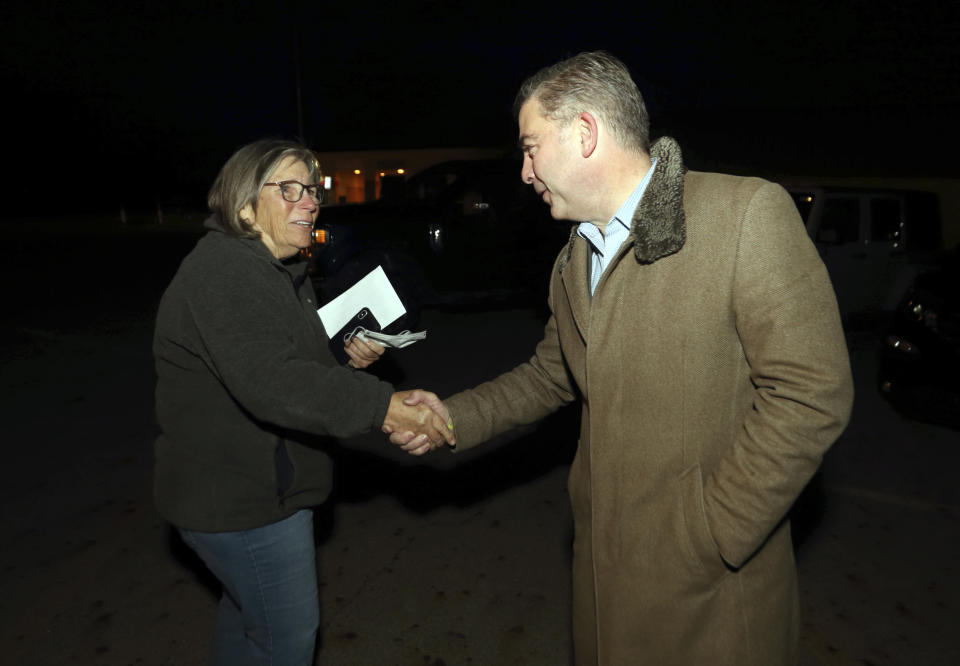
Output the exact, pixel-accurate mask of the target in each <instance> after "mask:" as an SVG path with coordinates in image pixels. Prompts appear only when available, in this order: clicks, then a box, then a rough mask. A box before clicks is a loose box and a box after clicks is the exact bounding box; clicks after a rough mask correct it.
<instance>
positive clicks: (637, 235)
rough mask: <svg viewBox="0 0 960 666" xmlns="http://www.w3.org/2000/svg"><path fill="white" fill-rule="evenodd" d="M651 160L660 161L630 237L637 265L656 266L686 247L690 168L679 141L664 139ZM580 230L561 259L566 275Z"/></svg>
mask: <svg viewBox="0 0 960 666" xmlns="http://www.w3.org/2000/svg"><path fill="white" fill-rule="evenodd" d="M650 157H652V158H656V160H657V168H656V169H654V171H653V176H652V177H651V179H650V183H649V184H648V185H647V190H646V192H644V193H643V198H642V199H640V205H639V206H637V210H636V212H635V213H634V214H633V222H632V224H631V225H630V236H629V237H628V238H627V242H630V241H633V253H634V255H635V256H636V258H637V262H638V263H641V264H652V263H653V262H655V261H656V260H657V259H662V258H663V257H666V256H669V255H671V254H673V253H675V252H677V251H679V250H680V248H682V247H683V244H684V242H685V241H686V239H687V223H686V218H685V217H684V213H683V179H684V174H685V173H686V167H684V166H683V155H682V154H681V152H680V146H679V145H678V144H677V142H676V141H675V140H674V139H672V138H670V137H668V136H665V137H661V138H660V139H657V141H656V142H655V143H654V144H653V146H651V147H650ZM576 238H577V227H576V226H575V227H573V229H571V230H570V241H569V243H567V251H566V252H565V253H564V256H563V257H562V258H561V259H560V265H559V270H560V271H561V272H562V271H563V269H564V267H565V266H566V265H567V262H568V261H570V255H571V253H572V252H573V243H574V241H575V240H576Z"/></svg>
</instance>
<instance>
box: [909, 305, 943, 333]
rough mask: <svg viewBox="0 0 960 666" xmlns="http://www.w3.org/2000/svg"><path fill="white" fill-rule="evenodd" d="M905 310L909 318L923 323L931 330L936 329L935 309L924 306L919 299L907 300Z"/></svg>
mask: <svg viewBox="0 0 960 666" xmlns="http://www.w3.org/2000/svg"><path fill="white" fill-rule="evenodd" d="M907 312H908V313H909V314H910V318H911V319H913V320H914V321H916V322H917V323H920V324H923V325H924V326H926V327H927V328H929V329H930V330H931V331H937V330H938V321H937V320H938V317H937V311H936V310H933V309H931V308H928V307H927V306H925V305H924V304H923V303H922V302H920V300H919V299H915V298H914V299H910V300H909V301H908V302H907Z"/></svg>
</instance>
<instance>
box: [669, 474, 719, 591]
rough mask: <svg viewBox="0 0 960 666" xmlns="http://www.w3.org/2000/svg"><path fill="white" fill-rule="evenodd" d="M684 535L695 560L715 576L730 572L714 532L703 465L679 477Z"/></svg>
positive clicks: (709, 574) (690, 553)
mask: <svg viewBox="0 0 960 666" xmlns="http://www.w3.org/2000/svg"><path fill="white" fill-rule="evenodd" d="M678 483H679V486H680V504H681V506H680V513H681V516H682V517H683V534H684V536H685V537H686V538H685V542H686V549H687V553H688V555H689V556H690V559H691V562H692V563H693V564H694V565H695V566H697V567H698V568H699V569H700V570H701V571H703V573H705V574H707V575H708V576H710V577H711V578H718V577H720V576H721V575H723V574H724V573H727V572H728V571H729V570H728V569H727V565H726V564H725V563H724V561H723V558H722V557H721V556H720V548H719V547H718V546H717V542H716V541H715V540H714V538H713V535H712V534H711V533H710V525H709V524H708V523H707V514H706V510H705V508H704V507H705V504H704V501H703V475H702V474H701V473H700V464H699V463H697V464H695V465H693V466H692V467H688V468H687V469H685V470H684V471H683V472H682V473H681V474H680V477H679V478H678Z"/></svg>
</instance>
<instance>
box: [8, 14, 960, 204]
mask: <svg viewBox="0 0 960 666" xmlns="http://www.w3.org/2000/svg"><path fill="white" fill-rule="evenodd" d="M5 4H6V5H8V6H7V7H6V8H5V9H2V10H0V21H2V29H3V39H2V40H0V49H2V51H0V53H2V57H0V85H2V88H3V90H4V91H5V94H4V99H5V102H4V107H5V108H6V110H7V113H6V116H7V122H6V129H7V132H6V136H5V137H4V139H5V143H6V144H7V146H8V147H9V148H10V149H12V150H8V151H7V159H5V160H4V163H5V167H4V168H5V169H6V171H7V173H6V179H7V180H8V181H9V180H11V179H14V180H16V179H22V178H27V177H37V178H41V179H45V180H50V181H60V182H63V183H64V184H63V187H62V189H61V190H60V191H62V192H64V193H65V194H67V195H69V196H71V197H73V198H74V200H76V201H78V202H80V201H82V202H84V203H83V204H80V203H78V204H77V207H78V208H96V207H99V206H100V204H101V202H102V201H103V200H107V201H109V200H110V198H111V197H112V196H113V195H112V193H111V192H110V191H109V187H110V186H109V184H108V183H110V182H118V181H119V182H122V183H123V189H124V190H125V191H129V192H133V193H134V195H133V196H138V197H141V198H144V199H154V198H156V197H159V198H161V199H163V200H171V201H173V200H177V199H182V198H187V199H190V200H196V197H197V194H198V193H199V195H200V196H201V197H202V195H203V192H204V191H205V189H206V187H207V185H208V184H209V182H210V180H211V179H212V178H213V176H214V175H215V173H216V170H217V169H218V168H219V166H220V165H221V164H222V162H223V161H224V160H225V159H226V157H227V156H228V155H229V153H230V152H231V151H232V149H233V148H235V147H236V146H238V145H240V144H242V143H244V142H246V141H249V140H252V139H255V138H258V137H261V136H265V135H274V136H294V135H296V134H297V133H298V120H297V105H296V94H295V85H294V83H295V80H296V77H295V75H294V71H295V62H296V53H297V52H298V45H299V55H300V58H299V62H300V66H301V80H302V109H303V119H304V121H303V129H304V135H305V137H304V138H306V139H307V140H308V141H309V143H310V144H311V146H313V147H314V148H316V149H318V150H341V149H369V148H385V147H410V148H415V147H416V148H418V147H431V146H456V145H486V146H500V145H503V146H504V147H505V148H509V147H510V146H512V145H513V143H514V135H515V130H514V127H513V121H512V119H511V117H510V106H511V103H512V99H513V95H514V93H515V91H516V89H517V87H518V85H519V83H520V82H521V81H522V80H523V78H524V77H525V76H526V75H528V74H530V73H532V72H533V71H535V70H536V69H537V68H539V67H541V66H543V65H546V64H549V63H552V62H554V61H556V60H558V59H560V58H562V57H565V56H567V55H571V54H573V53H576V52H578V51H580V50H584V49H594V48H606V49H608V50H610V51H612V52H613V53H614V54H616V55H617V56H619V57H620V58H621V59H623V60H624V61H625V62H626V63H627V65H628V66H629V67H630V69H631V72H632V73H633V74H634V78H635V79H636V80H637V82H638V83H639V85H640V87H641V90H642V91H643V93H644V95H645V97H646V99H647V103H648V106H649V107H650V110H651V115H652V120H653V130H654V134H655V135H657V134H663V133H669V134H672V135H674V136H677V137H678V138H679V139H680V140H681V145H683V146H684V147H685V151H686V153H687V156H688V160H689V161H690V162H691V163H692V164H693V166H695V167H699V168H722V167H724V166H728V165H742V166H746V167H749V166H754V165H764V166H766V167H768V168H782V169H789V168H793V169H794V170H798V169H799V170H804V169H805V170H807V171H808V172H810V171H816V170H824V171H830V170H832V171H836V172H842V171H848V172H851V173H852V172H858V171H861V172H862V171H867V170H870V171H872V172H877V170H878V169H880V170H883V169H890V170H891V171H892V172H893V171H895V172H897V173H898V174H900V173H916V174H918V175H956V173H957V167H956V166H955V164H956V163H955V161H954V160H950V163H948V161H947V156H948V155H949V156H950V157H952V156H953V155H952V154H953V153H954V152H955V151H956V148H957V145H958V141H957V133H956V130H955V129H954V122H953V120H952V119H953V116H955V115H957V114H958V113H960V85H958V82H960V75H958V72H960V49H958V46H957V44H956V42H957V41H960V40H958V39H957V38H956V35H957V34H960V3H958V2H957V1H956V0H950V1H946V0H921V1H919V2H910V3H902V2H890V1H888V0H879V1H873V2H866V1H864V2H853V1H851V0H839V1H836V2H828V1H825V0H811V1H809V2H807V3H803V4H802V5H801V4H797V3H790V4H785V5H781V4H780V3H776V2H770V1H769V0H767V1H765V2H760V1H757V0H746V1H743V2H738V3H723V2H719V1H716V2H701V1H699V0H694V1H690V2H682V3H663V2H660V3H652V4H653V5H654V6H653V7H652V8H646V7H644V8H642V9H641V8H640V7H641V3H639V2H637V3H633V4H634V6H636V7H637V9H634V10H625V9H622V8H619V9H616V10H614V9H609V8H603V7H602V6H601V3H593V4H592V5H591V4H590V3H582V4H579V5H568V4H557V3H552V4H547V3H542V4H537V5H533V4H531V3H502V2H487V3H470V4H469V5H467V6H466V7H463V8H456V9H454V8H451V7H453V6H454V5H455V3H447V2H392V3H377V2H363V3H356V2H342V3H319V2H318V3H313V4H308V3H306V2H301V1H299V0H285V1H280V2H277V3H270V2H260V3H257V5H256V7H255V8H250V7H248V6H247V5H243V4H240V3H234V2H193V3H182V2H165V3H154V4H156V5H157V6H156V7H153V8H143V9H136V8H132V7H131V6H130V5H128V4H123V3H112V2H96V3H94V2H85V1H75V2H70V3H68V2H62V3H50V2H42V1H39V2H32V3H5ZM728 4H729V8H728V7H727V5H728ZM10 5H15V6H10ZM334 5H335V6H334ZM594 5H595V6H594ZM781 7H785V8H789V9H781ZM97 192H103V193H104V195H103V196H98V195H97V194H96V193H97ZM201 200H202V199H201ZM28 208H29V207H28ZM9 210H10V208H9V207H8V212H9ZM38 212H40V211H38Z"/></svg>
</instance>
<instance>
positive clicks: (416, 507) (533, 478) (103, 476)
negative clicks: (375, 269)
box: [0, 299, 960, 666]
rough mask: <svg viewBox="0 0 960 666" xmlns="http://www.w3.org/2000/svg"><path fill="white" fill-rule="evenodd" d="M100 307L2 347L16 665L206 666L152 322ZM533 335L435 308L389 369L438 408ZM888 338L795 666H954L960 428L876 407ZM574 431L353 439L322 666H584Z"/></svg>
mask: <svg viewBox="0 0 960 666" xmlns="http://www.w3.org/2000/svg"><path fill="white" fill-rule="evenodd" d="M95 301H96V299H92V300H90V301H89V303H88V306H89V308H88V309H87V310H83V309H82V308H80V309H75V310H72V312H73V314H74V318H73V319H72V320H70V321H65V320H64V319H63V318H59V317H56V316H54V317H48V316H33V315H30V316H26V315H25V316H24V317H22V318H21V319H20V320H19V321H18V322H17V323H16V325H15V327H14V329H13V330H12V331H8V332H7V333H6V335H7V337H8V339H7V341H6V343H5V348H4V355H3V358H2V363H3V366H2V367H3V370H2V373H0V405H2V408H0V409H2V419H3V423H4V432H5V435H4V439H5V442H6V447H5V450H6V452H7V455H6V459H5V462H4V465H3V466H2V471H0V479H2V484H0V505H2V521H3V522H2V528H3V529H2V532H0V533H2V535H3V536H2V537H0V540H2V541H0V568H2V571H3V579H4V593H3V595H0V646H2V648H0V664H11V665H13V664H17V665H27V666H29V665H37V666H41V665H43V666H47V665H50V664H72V663H76V664H104V665H113V664H116V665H127V664H145V665H151V664H158V665H159V664H178V665H183V666H193V665H200V664H203V663H205V655H206V644H207V640H208V637H209V634H210V631H211V623H212V619H213V614H214V609H215V598H214V595H213V592H212V581H211V580H210V579H209V577H208V576H207V575H206V574H205V573H204V571H203V569H202V567H200V566H198V565H197V562H196V561H195V560H194V559H193V558H192V556H191V554H190V552H189V551H187V550H186V549H184V548H183V546H182V545H181V544H179V542H178V541H177V540H176V539H175V538H173V537H172V535H171V533H170V530H169V528H168V527H167V526H166V525H165V524H164V523H163V521H162V520H161V519H160V518H159V517H158V516H157V515H156V514H155V512H154V510H153V508H152V503H151V499H150V472H151V456H152V454H151V445H152V439H153V436H154V432H155V426H154V424H153V418H152V383H153V377H152V363H151V359H150V353H149V341H150V334H151V321H150V317H149V315H147V314H144V313H143V312H136V311H135V309H134V311H127V310H125V309H124V308H112V307H111V306H110V302H109V300H104V301H103V302H100V304H99V305H96V306H95V305H94V302H95ZM98 302H99V301H98ZM97 308H99V309H97ZM94 310H96V312H94ZM65 311H70V310H65ZM82 311H86V312H87V313H88V315H89V316H86V317H82V318H78V317H77V313H79V312H82ZM540 321H541V320H540V317H539V315H538V314H537V313H535V312H533V311H531V310H498V311H497V310H495V311H487V312H436V311H429V312H426V313H424V317H423V322H422V323H423V325H424V327H425V328H427V329H428V331H429V333H428V339H427V341H425V342H424V343H420V344H418V345H414V346H413V347H411V348H409V349H406V350H402V351H400V352H395V353H393V360H391V361H386V362H384V364H383V367H382V368H381V369H380V372H381V373H383V374H384V375H385V376H386V377H388V378H390V379H393V380H395V381H397V382H398V384H399V385H401V386H405V387H412V386H415V385H423V386H425V387H427V388H431V389H434V390H436V391H438V392H439V393H441V394H446V393H449V392H451V391H454V390H457V389H459V388H462V387H466V386H470V385H472V384H474V383H476V382H478V381H480V380H482V379H484V378H487V377H489V376H492V375H493V374H495V373H496V372H499V371H500V370H503V369H507V368H509V367H512V365H513V364H514V363H516V362H517V361H518V360H521V359H523V358H525V357H527V356H528V355H529V353H530V351H531V350H532V345H533V343H534V342H535V341H536V339H537V338H538V335H539V330H540ZM874 339H875V338H874V336H873V335H872V334H871V333H870V332H858V333H852V334H851V335H850V344H851V350H852V358H853V362H854V370H855V377H856V380H857V389H858V395H857V401H856V406H855V411H854V417H853V422H852V423H851V426H850V428H849V429H848V431H847V432H846V433H845V434H844V436H843V438H842V439H841V440H840V441H839V442H838V444H837V445H836V446H835V447H834V449H833V450H832V451H831V452H830V453H829V455H828V457H827V460H826V462H825V465H824V468H823V472H822V474H821V475H819V476H818V477H817V478H816V479H815V481H814V483H813V484H812V485H811V488H810V489H809V491H808V493H807V494H806V495H805V496H804V498H803V501H802V503H801V505H800V507H799V508H798V516H797V518H798V519H797V521H796V522H797V526H796V531H797V536H798V561H799V567H800V572H801V586H802V594H803V601H802V602H803V620H804V624H803V657H804V662H803V663H804V666H814V665H847V664H851V665H852V664H860V665H863V664H872V665H874V666H886V665H893V664H899V665H904V666H913V665H925V666H947V665H948V664H949V665H953V664H957V663H960V642H958V641H957V640H956V636H955V633H956V626H957V621H958V619H960V609H958V602H957V599H960V571H958V565H957V563H956V562H957V560H956V555H957V553H958V552H960V550H958V547H960V520H958V519H960V497H958V495H960V490H958V489H957V484H956V482H955V480H954V473H953V470H955V469H956V468H957V464H958V462H960V460H958V458H960V434H958V432H957V431H951V430H946V429H942V428H938V427H935V426H928V425H923V424H919V423H915V422H910V421H906V420H904V419H902V418H900V417H899V416H898V415H897V414H895V413H894V412H893V411H892V410H890V409H889V407H888V406H887V405H886V404H885V403H884V402H883V401H882V400H881V399H880V398H879V396H878V395H877V393H876V391H875V389H874V386H873V381H874V378H873V373H874V352H875V348H874ZM575 419H576V414H575V413H573V412H569V413H562V414H560V415H558V416H557V417H556V418H554V419H551V420H550V421H548V422H547V423H545V424H544V425H542V426H540V427H539V428H531V429H527V430H525V431H523V432H520V433H517V434H516V435H514V436H513V437H512V438H511V441H500V442H496V443H493V444H491V445H488V446H487V447H483V448H481V449H480V450H478V451H476V452H471V453H469V454H465V455H463V456H456V457H453V456H448V455H442V454H439V453H438V454H433V455H432V456H431V457H429V459H426V460H411V459H407V458H406V457H404V456H403V455H401V454H399V453H397V452H394V451H393V450H392V449H390V448H389V447H388V445H387V444H386V443H385V442H384V441H383V440H382V439H381V438H380V436H379V435H378V434H374V435H372V436H370V437H367V438H363V439H362V440H360V441H356V442H353V443H352V448H351V449H350V450H349V451H345V452H344V454H343V455H342V456H341V459H340V460H339V461H338V462H339V473H338V477H337V481H338V491H337V493H336V496H335V498H334V500H333V501H332V502H330V503H328V505H327V506H325V507H324V508H323V509H321V510H320V511H318V513H317V527H318V539H319V540H320V542H321V545H320V572H321V579H322V581H323V589H322V593H321V596H322V618H323V649H322V652H321V655H320V659H319V663H323V664H340V665H353V664H356V665H365V664H398V665H406V664H409V665H414V664H416V665H423V664H434V665H439V664H447V665H454V664H471V665H499V664H530V665H534V666H538V665H555V664H560V665H562V664H566V663H568V660H569V655H570V646H569V557H570V554H569V542H570V530H571V524H570V516H569V508H568V505H567V498H566V491H565V482H566V466H567V463H568V462H569V460H570V458H571V457H572V453H573V445H574V443H573V441H572V438H573V437H574V432H575V429H574V427H573V424H574V423H575Z"/></svg>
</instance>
